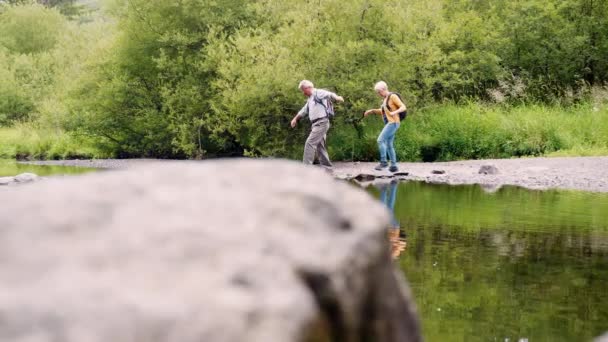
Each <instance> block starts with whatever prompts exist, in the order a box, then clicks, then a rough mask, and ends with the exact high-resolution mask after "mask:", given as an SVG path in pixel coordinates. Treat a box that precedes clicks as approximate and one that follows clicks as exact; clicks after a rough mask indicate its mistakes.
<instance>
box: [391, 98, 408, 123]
mask: <svg viewBox="0 0 608 342" xmlns="http://www.w3.org/2000/svg"><path fill="white" fill-rule="evenodd" d="M392 95H397V96H398V97H399V100H401V102H403V104H405V102H404V101H403V98H402V97H401V94H399V93H389V94H388V98H387V99H386V107H388V110H390V111H391V112H392V111H393V110H392V109H391V108H390V107H389V104H388V103H389V102H390V101H389V100H390V99H391V96H392ZM406 117H407V109H406V110H404V111H403V112H401V113H399V121H403V120H405V118H406Z"/></svg>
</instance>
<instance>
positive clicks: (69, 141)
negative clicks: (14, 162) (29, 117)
mask: <svg viewBox="0 0 608 342" xmlns="http://www.w3.org/2000/svg"><path fill="white" fill-rule="evenodd" d="M111 156H112V154H111V153H109V152H108V151H102V150H101V149H100V148H99V147H97V146H96V142H95V141H94V140H92V139H91V138H90V137H87V136H82V135H78V134H75V133H68V132H64V131H53V130H49V129H47V128H43V127H39V126H37V125H33V124H18V125H15V126H14V127H11V128H0V159H82V158H104V157H105V158H107V157H111Z"/></svg>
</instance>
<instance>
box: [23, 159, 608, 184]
mask: <svg viewBox="0 0 608 342" xmlns="http://www.w3.org/2000/svg"><path fill="white" fill-rule="evenodd" d="M158 162H162V160H154V159H100V160H61V161H42V162H30V163H33V164H41V165H65V166H81V167H94V168H103V169H120V168H127V167H130V166H132V165H141V164H146V163H158ZM184 163H200V161H184ZM376 164H377V163H357V162H355V163H352V162H338V163H336V164H335V165H334V169H333V174H334V176H336V177H337V178H341V179H351V178H355V177H356V176H358V175H367V176H366V177H365V178H367V179H368V180H370V179H373V178H376V179H390V178H389V177H393V175H392V174H391V173H390V172H388V171H375V170H374V166H375V165H376ZM490 165H491V166H494V167H495V168H496V170H497V173H496V174H480V173H479V170H480V168H481V167H482V166H490ZM399 171H400V172H401V173H407V175H404V174H399V176H397V177H396V178H398V179H400V180H412V181H424V182H429V183H442V184H453V185H457V184H480V185H482V186H485V187H487V188H488V189H490V190H491V189H496V188H499V187H500V186H502V185H515V186H521V187H525V188H529V189H554V188H555V189H570V190H583V191H592V192H608V157H577V158H522V159H498V160H469V161H457V162H447V163H400V164H399Z"/></svg>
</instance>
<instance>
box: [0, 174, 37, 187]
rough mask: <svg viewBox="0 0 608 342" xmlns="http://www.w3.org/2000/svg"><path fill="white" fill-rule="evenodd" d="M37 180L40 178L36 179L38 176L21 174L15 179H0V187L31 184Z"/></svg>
mask: <svg viewBox="0 0 608 342" xmlns="http://www.w3.org/2000/svg"><path fill="white" fill-rule="evenodd" d="M38 180H40V177H38V175H36V174H33V173H22V174H20V175H17V176H15V177H0V186H3V185H13V184H23V183H31V182H36V181H38Z"/></svg>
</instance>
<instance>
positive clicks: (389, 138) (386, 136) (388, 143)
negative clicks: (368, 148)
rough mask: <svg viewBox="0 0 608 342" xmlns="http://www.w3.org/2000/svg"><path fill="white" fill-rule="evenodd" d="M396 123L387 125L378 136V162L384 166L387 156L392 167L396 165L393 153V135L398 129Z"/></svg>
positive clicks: (395, 154)
mask: <svg viewBox="0 0 608 342" xmlns="http://www.w3.org/2000/svg"><path fill="white" fill-rule="evenodd" d="M399 125H400V124H398V123H393V122H391V123H387V124H386V125H385V126H384V128H383V129H382V132H380V135H379V136H378V151H380V162H381V163H383V164H385V163H386V159H387V156H388V158H389V159H390V160H391V164H392V165H397V152H395V146H394V142H395V134H397V130H398V129H399Z"/></svg>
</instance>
